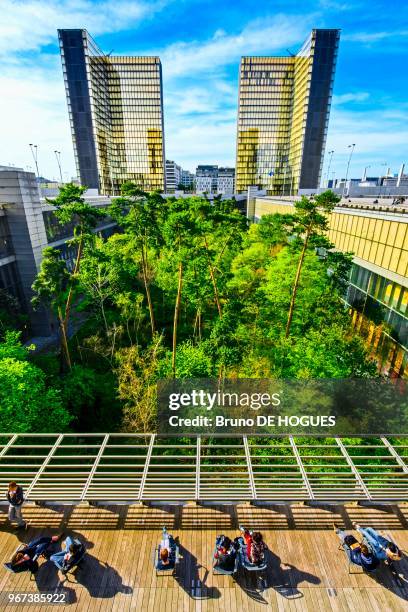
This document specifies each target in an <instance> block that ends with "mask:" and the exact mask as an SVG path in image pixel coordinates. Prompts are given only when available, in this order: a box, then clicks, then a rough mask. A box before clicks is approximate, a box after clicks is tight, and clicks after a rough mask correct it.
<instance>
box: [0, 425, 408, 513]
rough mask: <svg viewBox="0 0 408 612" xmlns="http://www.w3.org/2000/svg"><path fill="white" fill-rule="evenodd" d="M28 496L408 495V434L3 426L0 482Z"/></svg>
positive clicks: (121, 499)
mask: <svg viewBox="0 0 408 612" xmlns="http://www.w3.org/2000/svg"><path fill="white" fill-rule="evenodd" d="M12 480H15V481H17V482H18V483H19V484H21V485H22V486H23V487H24V490H25V497H26V499H27V500H28V501H36V502H40V501H44V502H47V501H48V502H59V503H79V502H81V501H89V502H110V503H134V502H138V501H139V502H140V501H145V502H148V501H158V502H159V501H160V502H168V503H171V502H182V501H190V500H196V501H201V502H220V503H222V502H236V503H238V502H244V501H259V502H265V503H274V502H275V503H277V502H295V501H315V502H322V503H323V502H327V503H330V502H331V503H335V502H339V503H340V502H346V501H366V502H371V503H380V502H383V503H393V502H395V503H396V502H399V501H406V500H408V437H405V436H393V437H390V436H387V437H370V438H368V437H366V438H352V437H351V438H350V437H348V438H340V437H333V438H323V437H320V436H315V437H313V436H303V437H294V436H276V437H271V436H222V437H211V438H210V437H208V438H206V437H204V436H201V437H200V436H196V437H191V438H185V437H183V438H177V437H166V436H160V435H158V434H71V433H67V434H0V487H3V489H4V490H5V489H6V487H7V483H8V482H10V481H12Z"/></svg>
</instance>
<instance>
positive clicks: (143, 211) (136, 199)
mask: <svg viewBox="0 0 408 612" xmlns="http://www.w3.org/2000/svg"><path fill="white" fill-rule="evenodd" d="M122 194H123V195H122V197H121V198H116V199H115V200H114V202H113V203H112V205H111V207H110V209H109V212H110V214H111V216H112V217H113V218H114V219H115V220H116V221H117V223H118V224H119V225H120V226H121V227H122V228H123V229H124V230H125V232H127V234H128V235H129V236H131V237H132V241H133V244H134V248H135V250H136V251H137V252H139V253H140V261H141V271H142V277H143V283H144V287H145V292H146V299H147V303H148V308H149V316H150V327H151V332H152V336H154V334H155V332H156V325H155V316H154V308H153V302H152V297H151V291H150V282H151V278H150V268H149V260H148V251H149V246H156V245H157V241H158V239H159V219H160V208H161V207H162V206H163V203H164V201H163V198H162V197H161V196H160V194H158V193H157V192H154V193H152V194H146V193H145V192H143V191H142V190H141V189H140V188H139V187H137V186H136V185H134V184H133V183H131V182H128V183H125V184H124V185H123V186H122Z"/></svg>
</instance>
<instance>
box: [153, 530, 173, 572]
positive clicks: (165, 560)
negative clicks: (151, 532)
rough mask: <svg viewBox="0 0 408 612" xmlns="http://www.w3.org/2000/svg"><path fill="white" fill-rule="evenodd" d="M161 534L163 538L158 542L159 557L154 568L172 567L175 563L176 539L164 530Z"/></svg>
mask: <svg viewBox="0 0 408 612" xmlns="http://www.w3.org/2000/svg"><path fill="white" fill-rule="evenodd" d="M163 536H164V537H163V540H162V541H161V542H160V544H159V558H158V560H157V563H156V568H157V569H158V570H168V569H173V568H174V566H175V563H176V548H177V545H176V541H175V539H174V538H173V536H172V535H169V534H168V533H167V532H164V533H163Z"/></svg>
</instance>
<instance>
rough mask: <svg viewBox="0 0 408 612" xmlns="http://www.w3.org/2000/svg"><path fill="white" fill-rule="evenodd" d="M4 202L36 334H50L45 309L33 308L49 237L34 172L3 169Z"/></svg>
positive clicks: (0, 175)
mask: <svg viewBox="0 0 408 612" xmlns="http://www.w3.org/2000/svg"><path fill="white" fill-rule="evenodd" d="M0 202H1V203H2V204H3V205H4V207H5V209H6V214H7V221H8V225H9V229H10V235H11V240H12V243H13V248H14V254H15V258H16V262H17V267H18V271H19V275H20V279H21V285H22V289H23V294H24V299H25V304H24V306H25V308H26V309H27V312H28V314H29V316H30V320H31V327H32V332H33V334H34V335H41V336H46V335H48V334H49V333H50V331H51V330H50V321H49V318H48V315H47V314H46V312H45V310H44V309H39V310H37V311H34V310H33V308H32V307H31V298H32V296H33V291H32V289H31V285H32V283H33V282H34V279H35V277H36V275H37V272H38V270H39V268H40V265H41V260H42V251H43V249H44V248H45V247H46V246H47V237H46V234H45V227H44V222H43V216H42V207H41V202H40V194H39V190H38V186H37V182H36V179H35V175H34V173H32V172H24V171H21V170H5V171H1V170H0Z"/></svg>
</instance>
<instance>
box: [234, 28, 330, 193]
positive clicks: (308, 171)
mask: <svg viewBox="0 0 408 612" xmlns="http://www.w3.org/2000/svg"><path fill="white" fill-rule="evenodd" d="M339 36H340V32H339V30H313V31H312V33H311V35H310V36H309V38H308V39H307V41H306V42H305V44H304V45H303V47H302V49H301V50H300V51H299V53H298V54H297V55H296V56H290V57H243V58H242V60H241V67H240V83H239V101H238V130H237V162H236V189H237V191H238V192H243V191H246V189H247V188H248V186H249V185H258V186H259V187H261V188H262V189H266V190H267V192H268V194H269V195H285V194H289V193H297V191H298V189H299V188H303V187H307V188H316V187H318V185H319V183H320V175H321V166H322V161H323V152H324V146H325V141H326V133H327V124H328V118H329V110H330V102H331V95H332V87H333V78H334V71H335V66H336V59H337V49H338V43H339Z"/></svg>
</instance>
